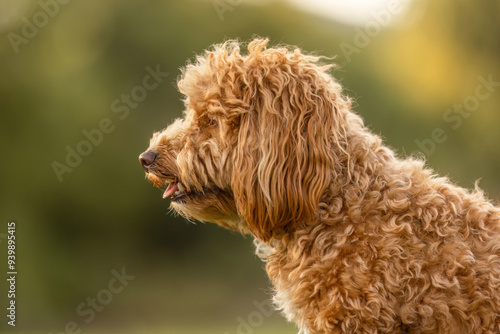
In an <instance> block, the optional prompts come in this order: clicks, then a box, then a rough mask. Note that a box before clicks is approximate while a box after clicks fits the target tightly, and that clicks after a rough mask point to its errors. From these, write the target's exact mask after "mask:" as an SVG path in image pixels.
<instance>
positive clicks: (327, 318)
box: [140, 39, 500, 334]
mask: <svg viewBox="0 0 500 334" xmlns="http://www.w3.org/2000/svg"><path fill="white" fill-rule="evenodd" d="M266 45H267V40H264V39H256V40H254V41H252V42H251V43H250V44H249V45H248V53H247V54H243V53H242V52H241V51H240V46H239V44H238V43H237V42H234V41H229V42H226V43H224V44H222V45H215V46H214V47H213V48H212V49H211V50H208V51H206V52H205V53H204V55H202V56H198V57H197V58H196V60H195V61H194V62H193V63H190V64H188V65H187V66H186V67H185V68H184V69H183V70H182V75H181V77H180V79H179V81H178V87H179V90H180V92H181V93H182V94H184V96H185V99H184V101H185V111H184V118H183V119H177V120H176V121H175V122H174V123H173V124H171V125H170V126H168V127H167V128H166V129H165V130H163V131H162V132H158V133H155V134H154V136H153V138H152V139H151V143H150V146H149V148H148V150H147V151H146V152H144V153H143V154H141V156H140V162H141V164H142V166H143V167H144V169H145V170H146V173H147V177H148V179H149V180H151V181H152V182H153V183H154V185H155V186H157V187H159V188H163V187H166V190H165V191H164V193H163V197H164V198H167V197H170V196H171V198H172V199H171V207H172V208H173V209H174V210H175V211H177V212H178V213H180V214H181V215H182V216H184V217H187V218H189V219H193V218H194V219H198V220H201V221H209V222H215V223H217V224H220V225H222V226H224V227H227V228H230V229H233V230H238V231H241V232H243V233H251V234H253V235H254V236H255V238H256V240H257V242H256V244H257V252H258V254H259V255H260V256H261V257H262V258H263V259H264V261H265V262H266V263H267V266H266V270H267V273H268V274H269V277H270V278H271V280H272V283H273V285H274V287H275V297H274V299H275V302H276V305H277V306H278V308H279V309H280V310H282V312H283V313H284V314H285V316H286V317H287V318H288V319H289V320H290V321H293V322H295V323H296V324H297V325H298V326H299V327H300V329H301V332H302V333H308V334H316V333H403V332H409V333H452V334H460V333H500V208H498V207H495V206H494V205H492V204H491V203H490V202H489V201H488V200H486V199H485V198H484V197H483V195H482V193H481V191H480V190H478V189H476V190H475V191H472V192H471V191H467V190H465V189H462V188H460V187H457V186H455V185H453V184H451V182H450V181H449V180H448V179H446V178H441V177H436V176H435V175H433V173H432V171H431V170H429V169H427V168H425V167H424V163H423V162H422V161H420V160H418V159H414V158H408V159H400V158H397V157H396V156H395V155H394V153H393V152H392V151H391V150H390V149H389V148H387V147H386V146H384V145H383V143H382V141H381V139H380V137H378V136H377V135H375V134H373V133H372V132H371V131H370V130H369V129H367V128H366V127H365V126H364V125H363V121H362V119H361V118H360V117H359V116H357V115H356V114H355V113H353V112H352V111H351V110H350V106H351V103H350V100H349V98H347V97H346V96H344V95H343V94H342V91H341V87H340V85H339V84H338V83H337V82H336V81H335V80H334V79H333V78H332V77H331V76H330V75H329V74H328V72H327V71H328V69H329V68H331V65H325V64H321V62H322V61H323V60H322V58H321V57H316V56H311V55H306V54H304V53H303V52H302V51H300V50H299V49H295V50H291V49H289V48H286V47H280V48H266ZM167 185H168V186H167Z"/></svg>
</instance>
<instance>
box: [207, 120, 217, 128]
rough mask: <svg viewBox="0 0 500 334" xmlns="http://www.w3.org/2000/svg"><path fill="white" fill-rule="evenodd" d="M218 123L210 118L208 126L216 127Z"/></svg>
mask: <svg viewBox="0 0 500 334" xmlns="http://www.w3.org/2000/svg"><path fill="white" fill-rule="evenodd" d="M216 125H217V121H216V120H215V119H213V118H208V126H216Z"/></svg>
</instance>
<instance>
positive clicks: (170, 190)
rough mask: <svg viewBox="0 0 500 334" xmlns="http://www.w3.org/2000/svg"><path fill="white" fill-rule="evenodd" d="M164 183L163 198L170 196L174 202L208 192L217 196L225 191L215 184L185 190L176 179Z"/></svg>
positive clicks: (182, 201) (181, 201)
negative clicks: (200, 188) (165, 187)
mask: <svg viewBox="0 0 500 334" xmlns="http://www.w3.org/2000/svg"><path fill="white" fill-rule="evenodd" d="M165 184H168V186H167V189H165V191H164V192H163V198H168V197H171V200H172V202H174V203H184V202H186V201H187V200H188V199H189V198H191V199H194V198H200V197H204V196H208V195H209V194H211V195H215V196H219V195H220V194H221V193H225V191H223V190H222V189H220V188H219V187H217V186H215V185H214V186H211V187H203V189H202V190H201V191H198V190H193V191H187V190H186V188H185V187H184V186H183V185H182V184H181V183H180V182H177V181H167V182H165Z"/></svg>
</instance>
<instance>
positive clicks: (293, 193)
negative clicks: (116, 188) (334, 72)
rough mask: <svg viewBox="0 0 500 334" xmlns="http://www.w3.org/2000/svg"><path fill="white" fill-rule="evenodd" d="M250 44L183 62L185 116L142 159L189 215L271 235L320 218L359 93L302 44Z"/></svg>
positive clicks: (219, 47) (217, 48)
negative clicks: (351, 94)
mask: <svg viewBox="0 0 500 334" xmlns="http://www.w3.org/2000/svg"><path fill="white" fill-rule="evenodd" d="M267 42H268V41H267V40H264V39H256V40H254V41H252V42H251V43H250V44H249V45H248V51H249V52H248V54H246V55H243V54H241V53H240V48H239V45H238V43H237V42H232V41H231V42H226V43H224V44H222V45H216V46H214V47H213V49H211V50H208V51H206V52H205V54H204V55H203V56H199V57H197V59H196V61H195V62H194V63H191V64H188V65H187V66H186V67H185V68H184V69H183V71H182V76H181V77H180V79H179V81H178V87H179V90H180V92H181V93H182V94H184V95H185V100H184V101H185V111H184V118H182V119H177V120H176V121H175V122H174V123H173V124H171V125H170V126H168V127H167V128H166V129H165V130H163V131H162V132H158V133H155V134H154V135H153V138H152V139H151V142H150V146H149V148H148V150H147V151H146V152H144V153H142V154H141V156H140V157H139V160H140V162H141V164H142V166H143V168H144V169H145V171H146V174H147V177H148V179H149V180H151V181H152V182H153V183H154V185H155V186H157V187H159V188H166V190H165V191H164V193H163V197H164V198H167V197H171V206H172V208H173V209H175V210H176V211H177V212H179V213H180V214H181V215H183V216H186V217H189V218H191V217H192V218H195V219H198V220H203V221H211V222H216V223H219V224H221V225H223V226H225V227H228V228H231V229H236V230H240V231H244V232H247V231H250V232H252V233H253V234H254V235H255V236H257V237H258V238H259V239H261V240H263V241H268V240H270V239H271V238H273V237H276V238H279V237H281V236H283V235H284V234H287V233H290V232H292V231H294V230H295V229H296V228H297V227H299V226H300V225H306V224H308V223H310V222H312V221H314V220H317V216H318V207H319V202H320V199H321V197H322V195H323V194H324V192H325V189H326V188H327V187H328V186H329V185H330V184H331V182H332V181H333V179H334V178H335V176H336V170H338V169H337V168H336V166H335V165H336V164H339V163H340V161H341V160H342V159H340V158H339V152H344V153H345V151H344V150H343V147H345V138H346V130H345V125H344V124H345V118H346V114H347V110H348V109H349V100H348V99H346V98H344V97H343V96H342V95H341V88H340V86H339V85H338V84H337V83H336V82H335V81H334V80H333V78H332V77H331V76H330V75H328V74H327V73H326V71H327V70H328V69H329V68H330V67H331V66H329V65H320V64H319V61H320V58H319V57H315V56H309V55H304V54H303V53H302V52H301V51H300V50H299V49H295V50H292V51H291V50H289V49H287V48H276V49H271V48H269V49H267V48H266V45H267Z"/></svg>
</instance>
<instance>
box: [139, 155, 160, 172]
mask: <svg viewBox="0 0 500 334" xmlns="http://www.w3.org/2000/svg"><path fill="white" fill-rule="evenodd" d="M157 156H158V154H156V153H155V152H153V151H146V152H144V153H142V154H141V155H140V156H139V161H140V162H141V165H142V168H144V170H146V171H147V170H148V168H149V166H151V164H152V163H153V162H154V161H155V160H156V157H157Z"/></svg>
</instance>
